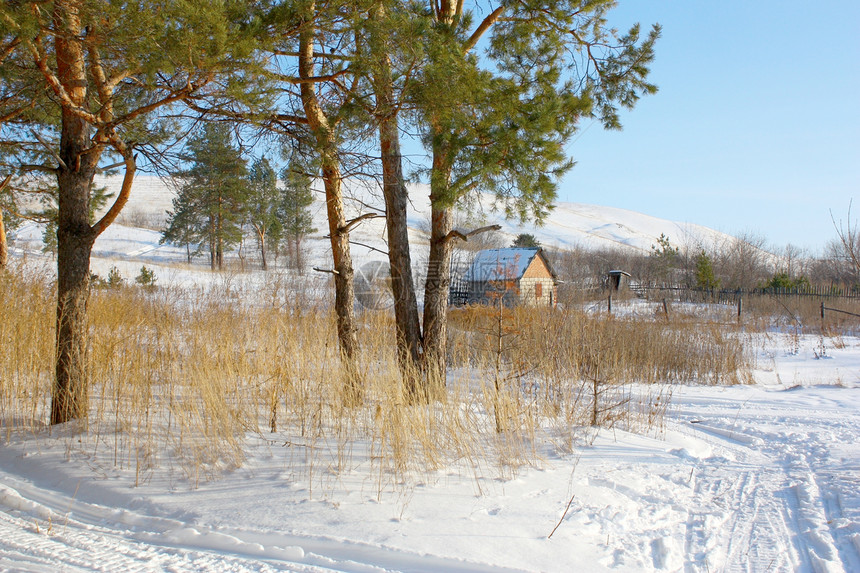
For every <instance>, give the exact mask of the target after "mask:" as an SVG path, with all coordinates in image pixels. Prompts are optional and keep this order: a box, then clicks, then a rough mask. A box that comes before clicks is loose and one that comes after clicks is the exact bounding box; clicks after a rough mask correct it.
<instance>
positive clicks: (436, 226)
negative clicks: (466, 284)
mask: <svg viewBox="0 0 860 573" xmlns="http://www.w3.org/2000/svg"><path fill="white" fill-rule="evenodd" d="M431 206H432V207H431V229H430V256H429V259H428V261H427V282H426V284H425V286H424V361H425V369H426V374H427V380H428V384H429V386H430V389H431V392H432V393H433V394H434V395H435V394H438V393H441V392H444V388H445V378H446V372H447V366H448V364H447V352H448V293H449V291H450V288H451V251H452V245H451V241H450V239H449V238H448V233H450V232H451V230H452V227H453V220H454V216H453V212H452V209H451V208H450V207H445V206H442V205H439V204H438V203H435V202H434V201H433V198H432V197H431Z"/></svg>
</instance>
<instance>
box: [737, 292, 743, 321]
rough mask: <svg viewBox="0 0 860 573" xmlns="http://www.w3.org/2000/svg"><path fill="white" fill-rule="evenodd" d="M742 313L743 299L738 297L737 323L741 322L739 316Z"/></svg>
mask: <svg viewBox="0 0 860 573" xmlns="http://www.w3.org/2000/svg"><path fill="white" fill-rule="evenodd" d="M743 311H744V299H743V297H741V296H739V297H738V322H740V321H741V315H742V314H743Z"/></svg>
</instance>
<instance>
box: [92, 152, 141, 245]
mask: <svg viewBox="0 0 860 573" xmlns="http://www.w3.org/2000/svg"><path fill="white" fill-rule="evenodd" d="M124 151H125V161H124V163H125V176H124V177H123V179H122V187H120V190H119V194H118V195H117V197H116V201H114V203H113V205H111V208H110V209H109V210H108V212H107V213H105V214H104V217H102V218H101V220H100V221H99V222H98V223H96V224H95V225H93V227H92V233H93V234H94V236H96V237H98V236H99V235H101V234H102V233H103V232H104V230H105V229H107V228H108V227H109V226H110V224H111V223H113V222H114V221H115V220H116V218H117V217H118V216H119V212H120V211H122V208H123V207H125V204H126V203H128V197H129V195H131V184H132V183H133V182H134V172H135V171H136V170H137V164H136V162H135V157H134V156H132V155H131V152H130V150H128V149H127V148H126V149H125V150H124Z"/></svg>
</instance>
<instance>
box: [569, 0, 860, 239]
mask: <svg viewBox="0 0 860 573" xmlns="http://www.w3.org/2000/svg"><path fill="white" fill-rule="evenodd" d="M637 21H638V22H641V23H642V25H643V28H647V27H648V26H650V24H652V23H654V22H659V23H660V24H661V25H662V26H663V35H662V38H661V39H660V41H659V42H658V45H657V57H656V60H655V62H654V63H653V66H652V76H651V77H652V79H653V81H654V82H655V83H656V84H657V85H658V86H659V88H660V91H659V92H658V93H657V94H656V95H654V96H649V97H647V98H644V99H642V100H640V102H639V104H638V105H637V107H636V109H635V110H633V111H632V112H630V113H624V114H623V116H622V122H623V124H624V129H623V131H620V132H618V131H613V132H606V131H604V130H603V129H602V127H601V125H600V123H599V122H594V123H592V122H591V121H586V122H584V123H583V124H582V128H581V131H580V133H579V134H578V135H577V136H576V139H575V140H574V141H573V142H572V143H571V144H570V145H569V147H568V151H569V152H570V155H571V156H572V157H573V158H574V159H575V160H576V161H577V165H576V167H574V169H573V170H572V171H571V172H570V173H569V174H568V175H567V176H566V177H565V179H564V181H563V182H562V185H561V188H560V193H559V200H560V201H571V202H580V203H592V204H597V205H609V206H614V207H622V208H626V209H632V210H635V211H640V212H643V213H647V214H649V215H654V216H658V217H664V218H667V219H672V220H676V221H682V222H690V223H698V224H702V225H707V226H709V227H713V228H715V229H718V230H721V231H725V232H729V233H733V234H737V233H740V232H752V233H755V234H758V235H762V236H764V237H765V238H766V239H767V240H768V241H769V242H770V243H771V244H773V245H777V246H784V245H786V244H787V243H791V244H793V245H796V246H800V247H805V248H809V249H811V250H812V251H813V252H816V251H819V250H820V249H821V247H823V246H824V244H825V243H826V242H827V241H828V240H830V239H832V238H834V237H835V231H834V228H833V224H832V222H831V218H830V211H831V210H832V211H833V213H834V215H835V216H836V217H837V219H839V218H842V219H845V217H846V215H847V210H848V204H849V201H850V200H851V199H852V198H854V200H855V205H854V210H853V215H854V216H853V217H852V218H858V217H860V2H858V1H857V0H841V1H835V0H829V1H828V0H823V1H822V2H820V3H814V4H813V3H811V2H808V0H807V1H805V2H799V1H795V0H788V1H776V0H747V1H740V0H721V1H709V0H708V1H706V0H620V2H619V6H618V8H617V9H616V10H615V11H614V12H613V20H612V23H613V25H615V26H617V27H618V28H619V29H620V30H622V31H626V29H627V28H628V27H629V25H630V24H632V23H634V22H637Z"/></svg>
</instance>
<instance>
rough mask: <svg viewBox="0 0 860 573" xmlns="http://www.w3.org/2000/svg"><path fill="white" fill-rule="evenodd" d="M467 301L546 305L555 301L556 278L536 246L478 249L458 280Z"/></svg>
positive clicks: (554, 304) (556, 290)
mask: <svg viewBox="0 0 860 573" xmlns="http://www.w3.org/2000/svg"><path fill="white" fill-rule="evenodd" d="M460 284H461V285H462V286H461V288H462V289H463V290H465V296H463V297H461V300H463V299H465V302H467V303H469V304H498V302H499V301H501V302H502V303H503V304H504V305H506V306H514V305H518V304H520V305H527V306H549V307H555V306H556V304H557V303H558V279H557V278H556V275H555V273H554V272H553V270H552V268H551V267H550V264H549V261H548V260H547V258H546V256H545V255H544V254H543V251H542V250H541V249H540V248H538V247H535V248H509V249H489V250H486V251H480V252H479V253H478V254H477V255H476V256H475V259H474V260H473V261H472V264H471V265H470V266H469V268H468V270H467V271H466V273H465V275H464V276H463V280H462V281H461V283H460Z"/></svg>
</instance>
